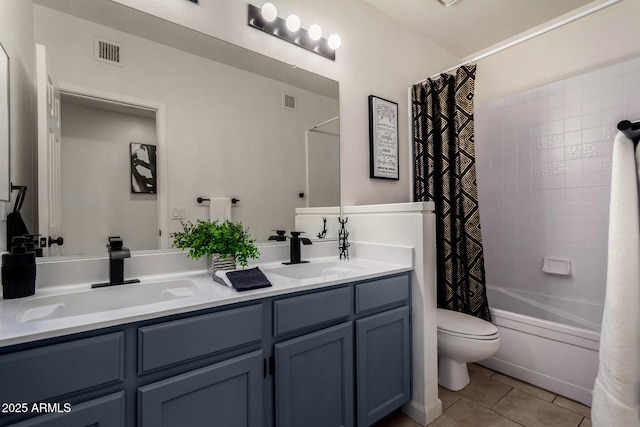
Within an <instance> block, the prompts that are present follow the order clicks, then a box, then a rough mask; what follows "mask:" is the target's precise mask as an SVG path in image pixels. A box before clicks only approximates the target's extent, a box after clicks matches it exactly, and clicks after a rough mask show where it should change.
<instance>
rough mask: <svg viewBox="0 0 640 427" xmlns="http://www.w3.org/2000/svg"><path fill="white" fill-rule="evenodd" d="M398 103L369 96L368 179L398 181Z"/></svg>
mask: <svg viewBox="0 0 640 427" xmlns="http://www.w3.org/2000/svg"><path fill="white" fill-rule="evenodd" d="M398 141H399V133H398V103H397V102H393V101H389V100H388V99H384V98H380V97H378V96H375V95H369V178H377V179H392V180H396V181H397V180H399V179H400V164H399V161H398V160H399V156H398V155H399V146H398Z"/></svg>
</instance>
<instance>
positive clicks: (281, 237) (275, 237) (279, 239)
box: [267, 230, 287, 242]
mask: <svg viewBox="0 0 640 427" xmlns="http://www.w3.org/2000/svg"><path fill="white" fill-rule="evenodd" d="M271 231H275V232H276V234H275V235H272V236H269V238H268V239H267V240H275V241H276V242H284V241H285V240H287V236H285V235H284V233H286V231H285V230H271Z"/></svg>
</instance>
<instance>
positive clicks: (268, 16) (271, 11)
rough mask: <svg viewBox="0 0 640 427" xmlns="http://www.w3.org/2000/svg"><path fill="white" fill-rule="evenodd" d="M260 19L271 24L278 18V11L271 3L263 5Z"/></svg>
mask: <svg viewBox="0 0 640 427" xmlns="http://www.w3.org/2000/svg"><path fill="white" fill-rule="evenodd" d="M260 13H261V14H262V17H263V18H264V20H265V21H267V22H272V21H274V20H275V19H276V18H277V17H278V9H276V7H275V6H274V5H273V4H272V3H265V4H264V5H262V9H260Z"/></svg>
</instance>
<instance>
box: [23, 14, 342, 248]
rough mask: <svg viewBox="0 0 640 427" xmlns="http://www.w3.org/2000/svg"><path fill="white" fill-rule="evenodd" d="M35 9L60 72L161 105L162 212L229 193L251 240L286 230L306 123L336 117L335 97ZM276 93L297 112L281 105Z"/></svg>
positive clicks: (301, 178)
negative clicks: (109, 48) (104, 49)
mask: <svg viewBox="0 0 640 427" xmlns="http://www.w3.org/2000/svg"><path fill="white" fill-rule="evenodd" d="M34 16H35V37H36V41H37V42H40V43H44V44H45V45H46V46H47V49H48V55H49V58H50V59H51V64H52V66H51V68H52V69H53V71H54V72H55V73H56V76H57V78H58V79H59V80H61V81H65V82H70V83H74V84H78V85H83V86H89V87H92V88H98V89H103V90H107V91H111V92H117V93H123V94H127V95H129V96H134V97H137V98H142V99H146V100H151V101H156V102H160V103H164V104H165V105H166V109H167V140H168V154H167V156H168V162H169V166H168V168H169V170H168V181H169V184H168V185H169V188H168V206H169V210H170V213H171V208H172V207H174V206H182V207H185V208H186V218H187V219H189V220H195V219H196V218H202V219H207V218H208V209H207V207H206V206H205V205H198V204H197V203H196V198H197V197H199V196H203V197H208V196H210V197H217V196H225V197H236V198H238V199H240V203H239V204H238V205H235V206H234V207H233V209H232V217H233V219H234V220H237V221H242V222H243V223H244V225H245V226H247V227H249V229H250V232H251V234H252V235H253V236H254V237H255V238H257V239H258V241H266V239H267V237H268V236H269V234H270V230H272V229H274V228H281V229H286V230H291V229H293V225H294V214H293V212H294V210H295V208H296V207H302V206H305V203H306V201H305V200H304V199H301V198H299V197H298V193H300V192H305V191H306V190H305V187H306V178H305V157H304V156H305V147H304V141H305V131H306V129H309V128H311V127H312V126H314V125H316V124H317V123H321V122H323V121H325V120H327V119H329V118H332V117H335V116H337V115H338V105H337V104H338V103H337V100H335V99H331V98H327V97H324V96H321V95H318V94H315V93H312V92H309V91H306V90H302V89H300V88H297V87H293V86H290V85H287V84H285V83H282V82H279V81H275V80H271V79H267V78H265V77H262V76H259V75H257V74H253V73H249V72H246V71H243V70H239V69H236V68H232V67H229V66H227V65H224V64H221V63H218V62H214V61H211V60H208V59H205V58H202V57H199V56H195V55H191V54H187V53H184V52H181V51H178V50H175V49H172V48H168V47H166V46H163V45H160V44H157V43H152V42H149V41H148V40H144V39H141V38H139V37H134V36H131V35H128V34H125V33H122V32H120V31H116V30H113V29H110V28H107V27H104V26H100V25H96V24H94V23H92V22H89V21H86V20H82V19H78V18H75V17H72V16H70V15H66V14H63V13H60V12H57V11H54V10H51V9H48V8H45V7H41V6H38V5H36V6H34ZM94 35H99V36H101V37H105V38H107V39H110V40H113V41H116V42H119V43H122V44H123V48H124V51H125V53H126V58H125V63H124V67H117V66H112V65H109V64H103V63H101V62H97V61H95V60H94V59H93V39H94ZM283 92H287V93H289V94H292V95H295V96H296V97H297V110H296V111H291V110H286V109H283V108H282V106H281V102H282V93H283ZM63 120H64V119H63ZM169 226H170V227H169V232H174V231H177V230H179V229H181V227H180V223H179V221H170V225H169Z"/></svg>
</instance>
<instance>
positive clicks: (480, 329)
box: [437, 308, 500, 391]
mask: <svg viewBox="0 0 640 427" xmlns="http://www.w3.org/2000/svg"><path fill="white" fill-rule="evenodd" d="M437 312H438V314H437V317H438V383H439V384H440V385H441V386H443V387H445V388H447V389H449V390H452V391H458V390H461V389H463V388H464V387H466V385H467V384H469V372H468V371H467V363H472V362H478V361H480V360H484V359H488V358H490V357H491V356H493V355H494V354H495V353H496V352H497V351H498V348H499V347H500V336H499V335H498V328H497V327H496V326H495V325H494V324H493V323H490V322H487V321H485V320H482V319H479V318H477V317H474V316H471V315H468V314H464V313H458V312H456V311H451V310H445V309H443V308H438V309H437Z"/></svg>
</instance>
